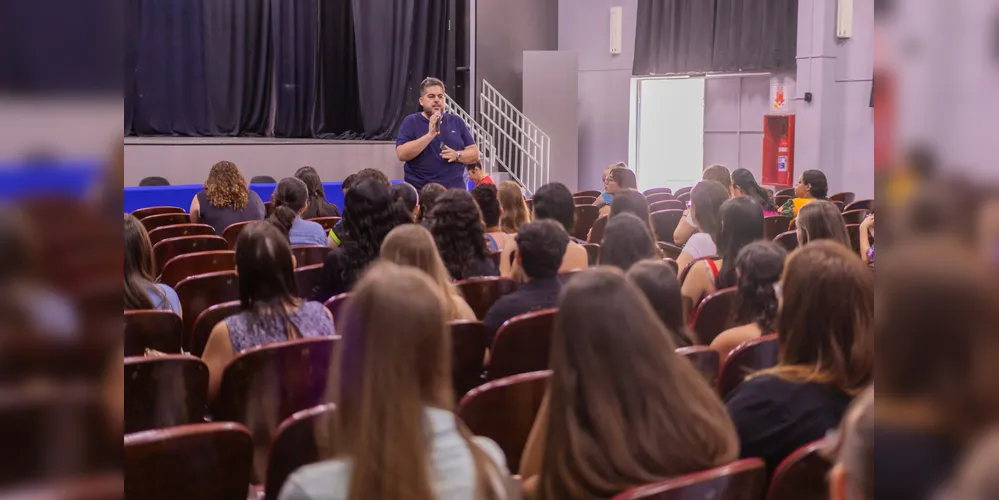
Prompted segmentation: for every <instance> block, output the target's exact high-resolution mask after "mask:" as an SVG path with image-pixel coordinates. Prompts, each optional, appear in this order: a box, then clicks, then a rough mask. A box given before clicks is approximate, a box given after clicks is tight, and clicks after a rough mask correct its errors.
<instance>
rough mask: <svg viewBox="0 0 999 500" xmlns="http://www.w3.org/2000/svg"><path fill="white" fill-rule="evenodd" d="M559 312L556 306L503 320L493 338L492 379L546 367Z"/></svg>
mask: <svg viewBox="0 0 999 500" xmlns="http://www.w3.org/2000/svg"><path fill="white" fill-rule="evenodd" d="M556 313H558V310H557V309H544V310H541V311H534V312H529V313H527V314H521V315H520V316H515V317H513V318H510V319H509V320H507V322H506V323H503V326H501V327H500V329H499V331H497V332H496V338H495V339H493V346H492V353H491V359H490V362H489V370H488V374H489V377H488V378H489V380H495V379H498V378H502V377H509V376H510V375H516V374H518V373H527V372H535V371H540V370H547V369H548V352H549V350H550V349H551V343H552V328H553V327H554V325H555V314H556Z"/></svg>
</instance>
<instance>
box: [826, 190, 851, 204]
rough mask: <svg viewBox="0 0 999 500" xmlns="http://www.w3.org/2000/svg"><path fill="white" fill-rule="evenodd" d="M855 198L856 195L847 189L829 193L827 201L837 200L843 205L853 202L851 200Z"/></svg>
mask: <svg viewBox="0 0 999 500" xmlns="http://www.w3.org/2000/svg"><path fill="white" fill-rule="evenodd" d="M856 199H857V195H856V194H854V193H851V192H849V191H847V192H843V193H836V194H831V195H829V201H838V202H840V203H842V204H843V205H849V204H851V203H853V200H856Z"/></svg>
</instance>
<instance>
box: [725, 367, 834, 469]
mask: <svg viewBox="0 0 999 500" xmlns="http://www.w3.org/2000/svg"><path fill="white" fill-rule="evenodd" d="M850 401H851V397H850V396H849V395H847V394H844V393H842V392H839V391H837V390H835V389H832V388H829V387H826V386H823V385H820V384H815V383H809V384H801V383H797V382H789V381H786V380H783V379H781V378H778V377H775V376H771V375H763V376H760V377H756V378H752V379H750V380H747V381H745V382H743V383H741V384H739V385H738V386H737V387H736V388H735V390H733V391H732V392H731V393H729V395H728V397H726V398H725V406H726V407H727V408H728V413H729V415H730V416H731V417H732V421H733V422H734V423H735V428H736V430H737V431H738V432H739V442H740V443H741V453H740V454H741V455H742V458H749V457H759V458H762V459H763V460H764V461H765V462H766V463H767V470H768V471H769V472H773V470H774V469H776V468H777V465H779V464H780V462H781V460H783V459H784V458H785V457H787V456H788V455H790V454H791V453H793V452H794V451H795V450H796V449H798V448H800V447H802V446H804V445H806V444H808V443H811V442H813V441H818V440H820V439H822V438H824V437H826V434H827V433H828V432H829V431H830V430H832V429H835V428H836V427H837V426H839V421H840V419H842V418H843V413H844V412H845V411H846V408H847V406H849V405H850Z"/></svg>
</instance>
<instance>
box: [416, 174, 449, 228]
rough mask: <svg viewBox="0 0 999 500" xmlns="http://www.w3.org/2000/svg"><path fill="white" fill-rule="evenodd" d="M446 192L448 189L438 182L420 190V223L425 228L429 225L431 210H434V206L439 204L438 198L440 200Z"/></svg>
mask: <svg viewBox="0 0 999 500" xmlns="http://www.w3.org/2000/svg"><path fill="white" fill-rule="evenodd" d="M445 191H447V188H446V187H444V186H442V185H440V184H437V183H436V182H431V183H430V184H427V185H426V186H423V189H421V190H420V218H419V223H420V224H423V226H424V227H426V226H428V225H429V224H428V223H427V216H429V215H430V210H432V209H433V208H434V205H435V204H437V198H440V196H441V195H442V194H444V192H445Z"/></svg>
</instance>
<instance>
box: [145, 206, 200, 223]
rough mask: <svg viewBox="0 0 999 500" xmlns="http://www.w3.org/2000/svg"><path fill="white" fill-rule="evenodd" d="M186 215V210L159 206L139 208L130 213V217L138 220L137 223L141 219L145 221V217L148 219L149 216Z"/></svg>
mask: <svg viewBox="0 0 999 500" xmlns="http://www.w3.org/2000/svg"><path fill="white" fill-rule="evenodd" d="M186 213H187V210H184V209H183V208H180V207H163V206H161V207H145V208H140V209H137V210H133V211H132V217H135V218H136V219H139V221H140V222H141V221H142V219H145V218H146V217H149V216H151V215H163V214H186Z"/></svg>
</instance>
